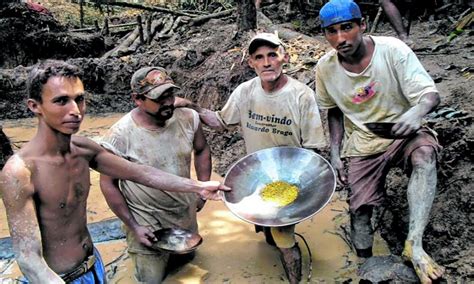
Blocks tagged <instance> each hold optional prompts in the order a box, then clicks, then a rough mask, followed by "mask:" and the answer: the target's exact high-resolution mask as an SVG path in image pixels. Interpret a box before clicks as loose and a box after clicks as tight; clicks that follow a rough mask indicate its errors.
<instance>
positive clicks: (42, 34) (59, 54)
mask: <svg viewBox="0 0 474 284" xmlns="http://www.w3.org/2000/svg"><path fill="white" fill-rule="evenodd" d="M0 42H2V52H1V53H0V67H2V68H13V67H15V66H18V65H24V66H27V65H30V64H33V63H36V61H37V60H38V59H46V58H56V59H67V58H71V57H72V58H75V57H81V56H92V57H96V56H99V55H100V54H101V53H103V52H104V50H105V48H106V46H105V43H104V39H103V38H102V37H101V36H100V35H97V34H91V35H87V34H74V33H68V32H67V31H66V29H65V28H64V27H63V26H61V25H60V24H59V22H58V21H56V20H55V19H54V17H53V16H52V15H50V14H44V13H40V12H37V11H34V10H32V9H29V8H28V6H27V5H26V4H11V5H8V6H6V7H5V8H3V9H1V10H0Z"/></svg>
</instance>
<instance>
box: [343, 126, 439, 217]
mask: <svg viewBox="0 0 474 284" xmlns="http://www.w3.org/2000/svg"><path fill="white" fill-rule="evenodd" d="M420 147H432V148H433V149H434V151H435V152H436V153H438V152H439V151H440V150H441V146H440V145H439V144H438V140H437V139H436V137H435V136H434V133H433V132H432V131H430V130H429V129H427V128H422V129H420V130H419V131H418V132H417V133H416V134H415V135H414V136H412V137H410V139H397V140H395V141H394V143H392V144H391V145H390V146H388V148H387V150H386V151H385V152H383V153H377V154H374V155H370V156H365V157H350V158H348V159H347V160H348V161H347V163H348V176H347V178H348V183H349V185H350V189H351V192H350V199H349V203H350V210H351V211H352V212H355V211H356V210H357V209H359V208H360V207H361V206H362V205H373V206H379V205H382V203H383V201H384V198H385V177H386V176H387V173H388V172H389V170H390V169H391V168H392V167H399V168H402V169H403V170H404V171H405V172H406V173H408V174H410V173H411V170H412V165H411V161H410V156H411V154H412V153H413V151H415V150H416V149H418V148H420Z"/></svg>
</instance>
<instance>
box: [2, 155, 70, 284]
mask: <svg viewBox="0 0 474 284" xmlns="http://www.w3.org/2000/svg"><path fill="white" fill-rule="evenodd" d="M31 175H32V173H31V171H30V170H29V169H28V167H27V166H26V165H25V163H24V161H23V160H22V159H21V158H20V157H19V156H18V155H15V156H13V157H12V158H11V159H10V160H9V161H8V162H7V164H6V165H5V167H4V168H3V172H2V173H1V175H0V191H1V193H2V194H3V203H4V204H5V209H6V212H7V219H8V225H9V228H10V236H11V238H12V241H13V250H14V252H15V255H16V257H17V262H18V265H19V267H20V269H21V271H22V272H23V274H24V275H25V276H26V277H27V278H28V280H29V281H30V282H32V283H64V281H63V280H62V279H61V278H60V277H59V276H58V275H57V274H56V273H55V272H54V271H53V270H52V269H51V268H50V267H49V266H48V264H47V263H46V260H45V259H44V257H43V250H42V243H41V241H42V240H41V233H40V227H39V224H38V218H37V215H36V208H35V203H34V200H33V194H34V192H35V190H34V186H33V184H32V181H31Z"/></svg>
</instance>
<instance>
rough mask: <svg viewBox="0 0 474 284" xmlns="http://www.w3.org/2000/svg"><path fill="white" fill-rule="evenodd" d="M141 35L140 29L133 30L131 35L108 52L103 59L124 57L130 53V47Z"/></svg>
mask: <svg viewBox="0 0 474 284" xmlns="http://www.w3.org/2000/svg"><path fill="white" fill-rule="evenodd" d="M138 35H139V31H138V27H136V28H135V30H133V32H131V33H129V34H128V35H126V36H125V39H124V40H123V41H122V42H121V43H120V44H119V45H118V46H116V47H115V48H114V49H112V50H110V51H108V52H107V53H105V54H104V55H102V57H101V58H108V57H115V56H122V55H124V53H127V52H128V47H129V46H130V45H132V44H133V42H134V41H135V40H136V39H137V37H138Z"/></svg>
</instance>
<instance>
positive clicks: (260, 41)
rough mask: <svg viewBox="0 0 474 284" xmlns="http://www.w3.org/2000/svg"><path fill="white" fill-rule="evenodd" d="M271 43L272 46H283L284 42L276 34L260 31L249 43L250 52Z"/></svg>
mask: <svg viewBox="0 0 474 284" xmlns="http://www.w3.org/2000/svg"><path fill="white" fill-rule="evenodd" d="M263 45H269V46H272V47H277V46H280V45H281V46H283V42H282V41H281V40H280V38H279V37H278V36H277V35H276V34H272V33H259V34H257V35H256V36H254V37H253V38H252V39H251V40H250V43H249V54H253V53H254V52H255V51H257V49H258V48H259V47H260V46H263Z"/></svg>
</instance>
